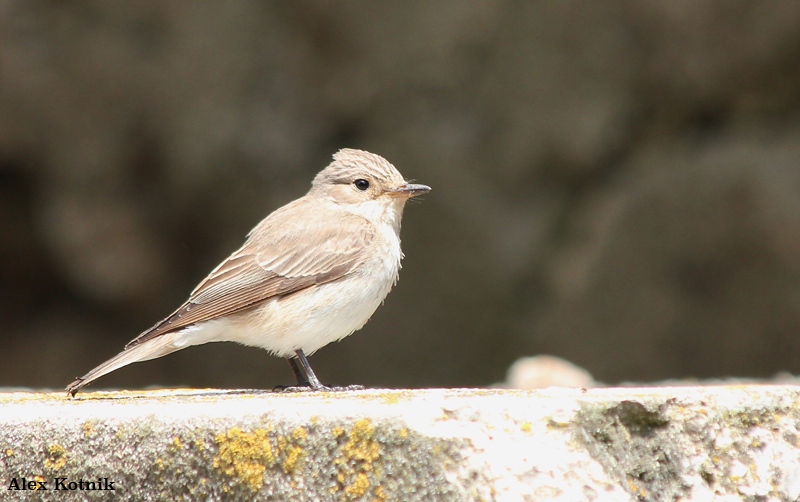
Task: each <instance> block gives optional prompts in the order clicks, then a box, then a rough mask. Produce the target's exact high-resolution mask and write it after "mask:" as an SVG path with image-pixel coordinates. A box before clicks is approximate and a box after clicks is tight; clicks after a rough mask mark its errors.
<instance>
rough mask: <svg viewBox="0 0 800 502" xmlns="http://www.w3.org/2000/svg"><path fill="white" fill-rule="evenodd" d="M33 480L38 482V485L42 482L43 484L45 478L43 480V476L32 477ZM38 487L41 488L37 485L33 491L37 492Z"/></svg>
mask: <svg viewBox="0 0 800 502" xmlns="http://www.w3.org/2000/svg"><path fill="white" fill-rule="evenodd" d="M33 480H34V481H37V482H39V483H42V482H44V481H45V478H44V476H34V477H33ZM39 486H42V485H41V484H39V485H38V486H37V487H36V488H35V489H36V490H38V489H39Z"/></svg>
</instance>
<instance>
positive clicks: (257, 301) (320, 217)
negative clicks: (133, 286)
mask: <svg viewBox="0 0 800 502" xmlns="http://www.w3.org/2000/svg"><path fill="white" fill-rule="evenodd" d="M428 190H430V189H429V188H428V187H426V186H424V185H411V184H408V183H406V181H405V180H404V179H403V177H402V176H401V175H400V173H399V172H398V171H397V170H396V169H395V168H394V166H392V165H391V164H390V163H389V162H388V161H386V160H385V159H383V158H382V157H380V156H378V155H374V154H371V153H368V152H364V151H361V150H351V149H344V150H341V151H339V152H338V153H336V154H335V155H334V160H333V162H332V163H331V164H330V165H329V166H328V167H327V168H325V169H324V170H323V171H321V172H320V173H319V174H318V175H317V176H316V177H315V178H314V181H313V183H312V188H311V190H310V191H309V192H308V194H306V195H305V196H303V197H301V198H300V199H297V200H295V201H294V202H291V203H289V204H287V205H286V206H283V207H282V208H280V209H278V210H276V211H275V212H273V213H272V214H270V215H269V216H268V217H267V218H266V219H264V220H263V221H262V222H261V223H259V224H258V225H257V226H256V227H255V228H254V229H253V230H252V231H251V232H250V234H249V235H248V239H247V241H246V242H245V243H244V245H243V246H242V247H241V248H240V249H239V250H238V251H236V252H235V253H233V254H232V255H231V256H230V257H229V258H228V259H227V260H225V261H224V262H222V263H221V264H220V265H219V266H218V267H217V268H215V269H214V270H213V271H212V272H211V274H209V276H208V277H207V278H206V279H205V280H203V282H201V283H200V284H199V285H198V286H197V288H195V290H194V291H193V292H192V293H191V295H190V297H189V299H188V300H187V301H186V303H184V304H183V305H182V306H181V307H180V308H178V310H176V311H175V312H174V313H173V314H172V315H170V316H169V317H167V318H166V319H164V320H162V321H161V322H159V323H157V324H156V325H155V326H153V327H152V328H150V329H149V330H147V331H145V332H144V333H142V334H141V335H139V337H137V338H136V339H134V340H133V341H131V342H130V343H129V344H128V345H127V346H126V347H125V350H124V351H123V352H121V353H120V354H119V355H117V356H116V357H114V358H112V359H110V360H108V361H106V362H105V363H103V364H101V365H100V366H98V367H97V368H95V369H93V370H92V371H90V372H89V373H88V374H86V375H85V376H83V377H82V378H79V379H78V380H76V381H75V382H73V383H72V384H70V385H69V386H68V387H67V392H69V393H71V394H73V395H74V394H75V392H77V391H78V390H79V389H80V388H81V387H83V386H84V385H86V384H88V383H89V382H91V381H93V380H95V379H97V378H99V377H101V376H103V375H105V374H107V373H109V372H111V371H114V370H116V369H118V368H120V367H122V366H125V365H127V364H130V363H133V362H137V361H144V360H147V359H153V358H156V357H161V356H163V355H166V354H169V353H170V352H174V351H175V350H179V349H182V348H185V347H188V346H191V345H199V344H203V343H208V342H214V341H233V342H239V343H242V344H245V345H251V346H255V347H261V348H264V349H267V350H269V351H270V352H272V353H273V354H275V355H278V356H281V357H286V358H289V360H290V362H291V363H292V368H293V370H294V371H295V375H296V376H297V378H298V383H299V384H301V385H302V384H307V385H310V386H311V387H320V384H319V382H318V381H317V380H316V377H315V376H314V374H313V371H311V368H310V366H307V362H306V360H305V355H304V352H308V353H309V354H310V353H313V352H314V351H316V350H317V349H319V348H321V347H323V346H325V345H327V344H328V343H330V342H332V341H336V340H340V339H342V338H344V337H345V336H347V335H349V334H351V333H352V332H353V331H355V330H358V329H360V328H361V327H362V326H363V325H364V324H365V323H366V322H367V321H368V320H369V318H370V316H371V315H372V314H373V312H374V311H375V309H377V308H378V306H379V305H380V304H381V302H383V300H384V298H385V297H386V295H387V294H388V293H389V290H390V289H391V287H392V285H393V284H394V283H395V282H396V280H397V274H398V271H399V269H400V260H401V258H402V256H403V255H402V252H401V250H400V238H399V233H400V220H401V217H402V211H403V206H404V205H405V202H406V201H407V200H408V199H409V198H410V197H413V196H415V195H418V194H420V193H425V192H427V191H428ZM295 358H296V359H295ZM298 361H299V363H300V364H301V365H302V367H303V370H304V372H305V373H306V374H305V375H302V374H300V373H299V368H298V365H297V363H298Z"/></svg>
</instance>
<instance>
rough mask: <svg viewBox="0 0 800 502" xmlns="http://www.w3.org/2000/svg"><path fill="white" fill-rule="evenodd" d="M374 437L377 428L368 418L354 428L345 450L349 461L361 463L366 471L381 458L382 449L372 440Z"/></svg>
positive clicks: (357, 423) (360, 421)
mask: <svg viewBox="0 0 800 502" xmlns="http://www.w3.org/2000/svg"><path fill="white" fill-rule="evenodd" d="M374 435H375V427H373V425H372V422H371V421H370V420H369V419H367V418H364V419H361V420H359V421H358V422H356V423H355V425H354V426H353V429H352V430H351V431H350V434H349V437H348V441H347V444H346V445H344V448H343V451H344V454H345V456H346V457H347V458H348V459H349V460H355V461H358V462H361V463H362V464H363V465H362V468H363V469H365V470H369V469H371V468H372V462H374V461H375V460H377V459H378V457H379V456H380V447H379V446H378V443H376V442H375V441H373V439H372V437H373V436H374Z"/></svg>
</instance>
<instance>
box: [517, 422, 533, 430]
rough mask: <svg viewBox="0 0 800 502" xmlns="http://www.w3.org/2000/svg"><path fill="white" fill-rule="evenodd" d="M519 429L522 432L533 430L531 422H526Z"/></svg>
mask: <svg viewBox="0 0 800 502" xmlns="http://www.w3.org/2000/svg"><path fill="white" fill-rule="evenodd" d="M519 430H521V431H522V432H530V431H531V423H530V422H525V423H524V424H522V425H520V426H519Z"/></svg>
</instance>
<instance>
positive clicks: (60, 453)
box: [44, 443, 67, 471]
mask: <svg viewBox="0 0 800 502" xmlns="http://www.w3.org/2000/svg"><path fill="white" fill-rule="evenodd" d="M47 453H48V455H49V456H48V457H47V458H46V459H45V460H44V466H45V468H47V469H52V470H54V471H57V470H59V469H61V468H62V467H64V465H65V464H66V463H67V451H66V450H65V449H64V447H63V446H61V445H60V444H55V443H53V444H51V445H50V446H48V447H47Z"/></svg>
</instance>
